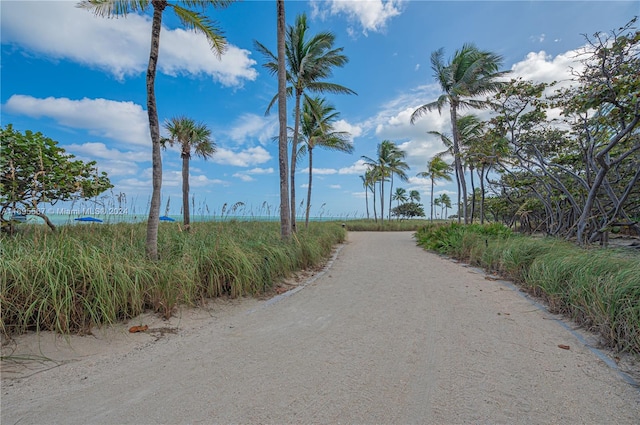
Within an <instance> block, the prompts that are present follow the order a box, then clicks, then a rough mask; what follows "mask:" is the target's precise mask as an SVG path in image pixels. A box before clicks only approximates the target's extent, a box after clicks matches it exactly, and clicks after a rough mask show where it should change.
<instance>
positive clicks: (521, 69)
mask: <svg viewBox="0 0 640 425" xmlns="http://www.w3.org/2000/svg"><path fill="white" fill-rule="evenodd" d="M578 54H579V53H578V50H571V51H568V52H565V53H562V54H560V55H557V56H556V57H552V56H550V55H547V54H546V53H545V52H544V51H539V52H530V53H528V54H527V56H526V57H525V59H524V60H522V61H520V62H517V63H515V64H513V66H512V67H511V74H510V75H509V77H511V78H517V77H521V78H523V79H524V80H531V81H534V82H539V83H551V82H552V81H558V82H560V84H559V85H560V86H567V85H568V84H569V83H570V82H571V81H572V80H573V76H572V75H571V69H572V68H573V69H574V70H575V71H579V70H580V69H582V64H581V63H580V62H579V60H578V59H579V58H578V57H577V55H578Z"/></svg>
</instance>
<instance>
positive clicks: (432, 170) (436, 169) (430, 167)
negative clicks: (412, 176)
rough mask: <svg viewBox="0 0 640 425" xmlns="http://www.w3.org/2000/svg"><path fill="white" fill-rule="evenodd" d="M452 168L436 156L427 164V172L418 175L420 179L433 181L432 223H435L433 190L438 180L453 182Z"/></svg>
mask: <svg viewBox="0 0 640 425" xmlns="http://www.w3.org/2000/svg"><path fill="white" fill-rule="evenodd" d="M450 173H451V166H450V165H449V164H447V163H446V162H445V161H444V160H443V159H442V158H441V157H440V156H438V155H436V156H434V157H433V158H431V161H429V163H428V164H427V171H422V172H420V173H418V174H417V176H418V177H424V178H428V179H430V180H431V221H433V205H434V203H433V188H434V186H435V182H436V180H446V181H451V176H450Z"/></svg>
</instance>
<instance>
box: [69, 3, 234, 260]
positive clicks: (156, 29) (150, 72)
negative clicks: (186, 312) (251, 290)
mask: <svg viewBox="0 0 640 425" xmlns="http://www.w3.org/2000/svg"><path fill="white" fill-rule="evenodd" d="M231 3H233V1H230V0H202V1H187V0H184V1H177V2H169V1H167V0H136V1H126V0H84V1H81V2H80V3H78V7H81V8H83V9H87V10H89V11H91V12H93V13H94V14H95V15H97V16H102V17H107V18H112V17H119V16H127V15H128V14H129V13H138V12H145V11H146V10H147V9H149V7H150V6H151V7H152V8H153V19H152V22H151V50H150V52H149V65H148V67H147V113H148V115H149V131H150V133H151V149H152V154H151V156H152V169H153V173H152V176H153V177H152V181H153V192H152V194H151V205H150V207H149V219H148V221H147V241H146V253H147V257H149V258H150V259H151V260H157V259H158V224H159V220H160V193H161V188H162V155H161V153H160V123H159V121H158V110H157V107H156V94H155V79H156V67H157V64H158V53H159V51H160V30H161V29H162V13H163V12H164V10H165V9H166V8H171V9H173V11H174V13H175V14H176V16H178V19H179V20H180V22H181V23H182V24H183V25H184V26H185V27H187V28H188V29H191V30H195V31H197V32H200V33H202V34H204V35H205V37H206V38H207V40H208V41H209V45H210V46H211V49H212V50H213V52H214V53H215V54H216V55H217V56H218V57H220V56H221V55H222V53H224V51H225V49H226V46H227V41H226V39H225V38H224V37H223V36H222V33H221V31H220V29H219V28H217V27H216V26H215V25H214V23H213V22H212V21H211V19H209V17H207V16H206V15H204V13H201V12H197V11H194V10H192V8H193V7H194V6H198V7H199V8H200V9H201V10H202V12H204V11H205V10H206V9H207V7H208V6H213V7H226V6H228V5H229V4H231ZM180 4H183V5H184V6H186V7H182V6H180Z"/></svg>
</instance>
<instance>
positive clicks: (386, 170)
mask: <svg viewBox="0 0 640 425" xmlns="http://www.w3.org/2000/svg"><path fill="white" fill-rule="evenodd" d="M396 149H397V146H396V145H395V143H393V142H391V141H389V140H383V141H382V142H381V143H378V149H377V154H378V156H377V158H375V159H374V158H369V157H368V156H364V155H363V156H362V159H363V160H364V161H365V164H366V165H367V166H368V167H369V169H370V170H372V173H373V176H374V177H375V181H376V182H380V222H381V223H382V224H384V203H385V198H384V182H385V181H388V179H389V178H390V177H391V169H390V167H389V164H390V163H391V161H392V159H393V157H394V155H395V151H396Z"/></svg>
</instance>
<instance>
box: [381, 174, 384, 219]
mask: <svg viewBox="0 0 640 425" xmlns="http://www.w3.org/2000/svg"><path fill="white" fill-rule="evenodd" d="M380 224H381V225H383V226H384V176H383V177H382V180H380Z"/></svg>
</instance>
